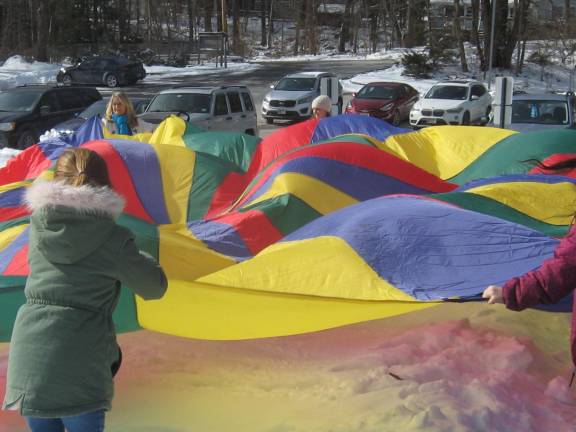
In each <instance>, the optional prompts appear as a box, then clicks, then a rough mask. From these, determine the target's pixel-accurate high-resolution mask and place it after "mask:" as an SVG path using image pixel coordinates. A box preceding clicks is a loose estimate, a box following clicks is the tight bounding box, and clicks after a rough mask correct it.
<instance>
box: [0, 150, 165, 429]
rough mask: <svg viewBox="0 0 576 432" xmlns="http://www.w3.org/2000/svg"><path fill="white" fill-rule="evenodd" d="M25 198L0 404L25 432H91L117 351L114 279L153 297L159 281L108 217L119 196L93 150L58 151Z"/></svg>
mask: <svg viewBox="0 0 576 432" xmlns="http://www.w3.org/2000/svg"><path fill="white" fill-rule="evenodd" d="M26 201H27V204H28V206H29V207H30V209H31V210H32V216H31V219H30V234H29V251H28V262H29V267H30V274H29V276H28V280H27V282H26V287H25V289H24V293H25V295H26V303H25V304H24V305H22V306H21V308H20V309H19V311H18V315H17V317H16V322H15V324H14V331H13V334H12V340H11V345H10V353H9V363H8V376H7V383H6V395H5V399H4V405H3V408H4V409H15V410H19V411H20V412H21V414H22V415H23V416H25V417H26V420H27V422H28V425H29V427H30V428H31V430H32V431H33V432H37V431H38V432H39V431H42V432H48V431H50V432H52V431H58V432H63V431H64V430H65V429H66V430H68V431H69V432H80V431H81V432H100V431H103V430H104V416H105V414H104V413H105V411H106V410H109V409H110V407H111V401H112V396H113V382H112V370H111V366H112V364H113V363H115V362H118V360H119V355H120V351H119V348H118V345H117V343H116V334H115V331H114V324H113V322H112V312H113V311H114V308H115V307H116V304H117V302H118V298H119V295H120V284H124V285H126V286H128V287H129V288H131V289H132V290H133V291H134V292H135V293H136V294H137V295H139V296H141V297H142V298H144V299H157V298H160V297H162V295H163V294H164V292H165V291H166V285H167V282H166V277H165V275H164V272H163V271H162V268H161V267H160V266H159V264H158V263H157V262H156V261H155V260H154V259H153V258H152V257H150V256H148V255H145V254H144V253H142V252H140V251H139V250H138V249H137V247H136V244H135V243H134V236H133V234H132V233H131V232H130V231H129V230H128V229H126V228H124V227H121V226H119V225H117V224H116V223H115V219H116V218H117V217H118V216H119V215H120V214H121V213H122V210H123V207H124V200H123V199H122V198H121V197H120V196H119V195H118V194H117V193H115V192H114V191H113V190H112V188H111V183H110V180H109V176H108V170H107V167H106V162H105V161H104V159H102V158H101V157H100V156H99V155H98V154H97V153H95V152H92V151H90V150H88V149H84V148H76V149H68V150H65V151H64V153H63V154H62V155H61V156H60V158H59V159H58V161H57V163H56V172H55V174H54V181H52V182H35V183H34V184H33V185H32V186H30V188H28V190H27V192H26Z"/></svg>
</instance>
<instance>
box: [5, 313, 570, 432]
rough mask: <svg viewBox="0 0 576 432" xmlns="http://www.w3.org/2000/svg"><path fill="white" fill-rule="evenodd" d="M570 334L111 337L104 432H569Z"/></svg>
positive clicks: (553, 326)
mask: <svg viewBox="0 0 576 432" xmlns="http://www.w3.org/2000/svg"><path fill="white" fill-rule="evenodd" d="M568 333H569V316H568V314H550V313H546V312H538V311H526V312H522V313H514V312H510V311H507V310H505V309H504V308H503V307H501V306H494V307H493V306H488V305H486V304H479V303H469V304H446V305H441V306H438V307H434V308H430V309H426V310H424V311H422V312H421V313H420V312H419V313H417V314H408V315H404V316H400V317H394V318H389V319H384V320H376V321H371V322H366V323H361V324H356V325H351V326H346V327H341V328H337V329H332V330H327V331H322V332H317V333H310V334H304V335H298V336H289V337H281V338H268V339H258V340H253V341H234V342H222V341H200V340H188V339H181V338H177V337H173V336H166V335H162V334H157V333H151V332H148V331H139V332H135V333H129V334H123V335H120V337H119V340H120V344H121V346H122V348H123V351H124V364H123V366H122V369H121V371H120V374H119V375H118V377H117V380H116V397H115V401H114V407H113V410H112V411H111V412H110V413H109V415H108V420H107V425H108V427H107V431H109V432H132V431H134V432H136V431H138V432H140V431H147V432H152V431H154V432H190V431H215V432H360V431H362V432H397V431H402V432H440V431H442V432H452V431H456V432H480V431H491V432H499V431H501V432H519V431H522V432H545V431H555V432H568V431H573V430H574V429H573V425H574V424H576V404H575V403H574V390H569V389H568V387H567V384H568V379H569V377H570V370H571V369H570V360H569V353H568V337H569V336H568ZM7 352H8V346H7V345H6V344H4V345H2V344H0V392H1V389H2V388H3V386H4V381H5V377H4V374H5V370H6V361H7ZM24 430H25V429H24V427H23V423H22V420H21V419H20V418H19V416H18V415H17V414H16V413H14V412H0V432H24Z"/></svg>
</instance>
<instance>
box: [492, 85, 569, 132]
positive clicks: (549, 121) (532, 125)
mask: <svg viewBox="0 0 576 432" xmlns="http://www.w3.org/2000/svg"><path fill="white" fill-rule="evenodd" d="M493 123H495V124H499V119H494V120H493ZM573 125H574V96H572V95H559V94H552V93H540V94H515V95H513V96H512V123H511V124H510V129H512V130H516V131H518V132H532V131H537V130H543V129H559V128H560V129H563V128H568V127H573Z"/></svg>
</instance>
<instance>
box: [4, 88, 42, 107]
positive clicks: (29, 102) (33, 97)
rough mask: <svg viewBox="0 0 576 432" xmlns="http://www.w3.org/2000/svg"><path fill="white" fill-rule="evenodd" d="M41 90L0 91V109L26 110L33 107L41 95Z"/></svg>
mask: <svg viewBox="0 0 576 432" xmlns="http://www.w3.org/2000/svg"><path fill="white" fill-rule="evenodd" d="M42 94H43V91H33V90H31V91H16V92H10V91H7V92H2V93H0V111H11V112H27V111H32V110H33V109H34V105H36V102H38V99H40V97H41V96H42Z"/></svg>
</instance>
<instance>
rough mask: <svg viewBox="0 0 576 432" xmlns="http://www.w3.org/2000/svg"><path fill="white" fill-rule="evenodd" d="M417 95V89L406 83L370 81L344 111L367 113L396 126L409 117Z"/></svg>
mask: <svg viewBox="0 0 576 432" xmlns="http://www.w3.org/2000/svg"><path fill="white" fill-rule="evenodd" d="M419 97H420V94H419V93H418V91H417V90H416V89H415V88H414V87H412V86H409V85H408V84H404V83H398V82H372V83H369V84H366V85H365V86H364V87H362V88H361V89H360V91H358V93H356V94H355V95H354V97H353V98H352V99H351V100H350V102H348V105H347V106H346V113H355V114H364V115H369V116H372V117H377V118H380V119H382V120H386V121H387V122H389V123H392V124H393V125H394V126H398V125H399V124H400V123H401V122H402V121H404V120H407V119H408V118H409V117H410V110H411V109H412V106H414V104H415V103H416V102H417V101H418V99H419Z"/></svg>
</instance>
